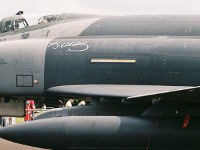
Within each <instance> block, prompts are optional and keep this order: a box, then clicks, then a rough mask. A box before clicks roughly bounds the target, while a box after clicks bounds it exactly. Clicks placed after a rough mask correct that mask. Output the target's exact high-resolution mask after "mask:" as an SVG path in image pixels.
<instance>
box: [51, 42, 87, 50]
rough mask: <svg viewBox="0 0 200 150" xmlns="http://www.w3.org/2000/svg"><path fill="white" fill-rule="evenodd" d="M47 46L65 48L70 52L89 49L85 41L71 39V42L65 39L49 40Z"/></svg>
mask: <svg viewBox="0 0 200 150" xmlns="http://www.w3.org/2000/svg"><path fill="white" fill-rule="evenodd" d="M48 48H52V49H54V50H56V49H65V50H66V51H70V52H82V51H86V50H88V49H89V45H88V44H87V42H81V41H73V42H65V41H56V42H50V43H49V45H48Z"/></svg>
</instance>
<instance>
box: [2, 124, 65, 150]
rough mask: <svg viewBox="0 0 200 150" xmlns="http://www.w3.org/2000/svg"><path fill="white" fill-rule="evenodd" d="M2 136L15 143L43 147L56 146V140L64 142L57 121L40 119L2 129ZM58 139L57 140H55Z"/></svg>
mask: <svg viewBox="0 0 200 150" xmlns="http://www.w3.org/2000/svg"><path fill="white" fill-rule="evenodd" d="M0 137H1V138H3V139H6V140H9V141H12V142H15V143H20V144H25V145H29V146H35V147H41V148H54V145H55V144H54V142H57V143H58V145H59V142H61V144H60V145H62V143H64V142H63V141H62V140H61V137H62V133H61V132H60V131H59V125H58V124H57V123H56V122H51V121H48V120H38V121H33V122H27V123H24V124H19V125H13V126H10V127H5V128H1V129H0ZM55 139H56V141H55ZM62 139H64V138H63V137H62Z"/></svg>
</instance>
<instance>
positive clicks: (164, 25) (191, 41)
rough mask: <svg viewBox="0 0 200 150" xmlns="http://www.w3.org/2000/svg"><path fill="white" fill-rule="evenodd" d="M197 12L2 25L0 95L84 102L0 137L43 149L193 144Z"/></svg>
mask: <svg viewBox="0 0 200 150" xmlns="http://www.w3.org/2000/svg"><path fill="white" fill-rule="evenodd" d="M199 21H200V17H199V16H120V17H117V16H116V17H114V16H107V17H101V16H96V15H95V16H89V17H86V18H81V19H80V18H78V19H75V20H71V21H68V22H57V23H55V24H53V25H51V26H48V27H44V28H39V27H41V24H40V25H38V26H37V27H35V28H34V29H33V28H32V29H31V28H29V27H27V28H28V30H26V28H25V29H23V30H22V29H21V30H18V31H19V33H18V34H16V31H10V32H9V33H6V35H3V36H2V38H5V39H6V40H4V41H3V42H1V43H0V95H2V96H4V98H5V99H11V98H12V99H16V100H17V99H23V98H24V96H32V97H54V98H55V99H56V98H57V97H90V98H91V99H92V100H93V101H94V105H91V106H85V107H75V108H70V109H61V110H60V109H58V110H57V109H56V110H53V111H50V112H47V113H44V114H42V115H41V116H39V117H38V118H37V119H36V120H35V121H33V122H30V123H25V124H21V125H15V126H11V127H8V128H4V129H1V130H0V137H2V138H5V139H8V140H11V141H14V142H18V143H22V144H27V145H31V146H37V147H42V148H51V149H199V148H200V145H199V143H200V142H199V139H200V134H199V124H200V121H199V116H200V111H199V110H200V109H199V108H200V105H199V85H200V78H199V77H200V68H199V66H200V50H199V47H200V39H199V35H200V22H199ZM25 30H26V31H28V32H29V36H28V37H27V38H21V37H17V36H18V35H20V34H21V33H23V32H24V31H25ZM45 31H48V34H47V32H45ZM38 33H40V34H38ZM43 33H44V35H45V36H42V35H43ZM3 34H4V33H3ZM12 38H13V39H14V40H12ZM30 135H31V136H30ZM38 139H39V141H38Z"/></svg>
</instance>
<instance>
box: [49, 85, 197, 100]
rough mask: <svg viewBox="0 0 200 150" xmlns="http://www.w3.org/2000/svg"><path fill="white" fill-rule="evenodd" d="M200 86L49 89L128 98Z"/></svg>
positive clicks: (69, 87) (114, 86) (87, 86)
mask: <svg viewBox="0 0 200 150" xmlns="http://www.w3.org/2000/svg"><path fill="white" fill-rule="evenodd" d="M198 89H199V86H196V87H187V86H160V85H110V84H109V85H108V84H106V85H105V84H88V85H63V86H56V87H52V88H49V89H47V92H48V93H50V94H56V95H72V96H93V97H116V98H117V97H118V98H119V97H121V98H127V99H136V98H146V97H156V96H164V95H167V94H179V93H183V92H186V91H193V90H198Z"/></svg>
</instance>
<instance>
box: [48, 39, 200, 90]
mask: <svg viewBox="0 0 200 150" xmlns="http://www.w3.org/2000/svg"><path fill="white" fill-rule="evenodd" d="M199 43H200V40H199V39H176V38H174V39H171V38H170V39H168V38H165V39H162V38H125V37H124V38H106V37H105V38H93V39H91V38H81V39H55V40H52V41H51V42H50V43H49V45H48V48H47V52H46V59H45V89H49V88H51V87H55V86H62V85H80V84H116V85H120V84H121V85H165V86H199V85H200V78H199V76H200V67H199V66H200V51H199V47H200V44H199Z"/></svg>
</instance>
